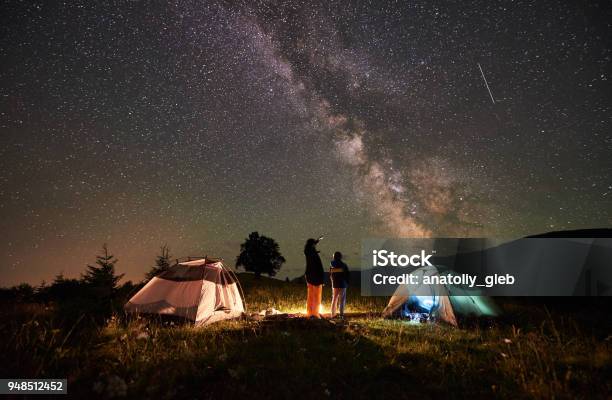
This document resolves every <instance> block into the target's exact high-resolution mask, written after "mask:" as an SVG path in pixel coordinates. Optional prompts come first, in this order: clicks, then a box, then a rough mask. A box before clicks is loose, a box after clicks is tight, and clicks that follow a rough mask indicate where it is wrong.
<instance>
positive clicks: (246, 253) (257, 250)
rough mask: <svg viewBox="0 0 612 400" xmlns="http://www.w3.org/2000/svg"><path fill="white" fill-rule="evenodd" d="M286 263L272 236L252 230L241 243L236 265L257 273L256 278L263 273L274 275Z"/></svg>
mask: <svg viewBox="0 0 612 400" xmlns="http://www.w3.org/2000/svg"><path fill="white" fill-rule="evenodd" d="M284 263H285V257H283V256H282V255H281V253H280V249H279V246H278V243H276V241H275V240H274V239H272V238H269V237H266V236H264V235H260V234H259V233H258V232H252V233H251V234H250V235H249V237H248V238H247V239H245V242H244V243H243V244H241V245H240V254H239V255H238V257H237V258H236V267H244V270H245V271H251V272H254V273H255V278H259V277H260V276H261V274H268V276H274V275H276V273H277V272H278V271H279V270H280V268H281V266H282V265H283V264H284Z"/></svg>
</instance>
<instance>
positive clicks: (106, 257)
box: [82, 244, 123, 295]
mask: <svg viewBox="0 0 612 400" xmlns="http://www.w3.org/2000/svg"><path fill="white" fill-rule="evenodd" d="M117 261H119V260H117V259H116V258H115V256H113V255H112V254H110V253H109V252H108V247H107V246H106V244H104V245H103V246H102V255H98V256H96V265H88V266H87V271H86V272H85V274H84V275H83V278H82V279H83V282H84V283H85V284H87V285H89V286H90V287H92V288H95V289H99V292H100V293H102V292H104V293H105V294H106V293H107V294H108V295H110V294H112V292H113V291H114V290H115V289H116V288H117V283H118V282H119V280H121V278H122V277H123V274H121V275H115V264H116V263H117Z"/></svg>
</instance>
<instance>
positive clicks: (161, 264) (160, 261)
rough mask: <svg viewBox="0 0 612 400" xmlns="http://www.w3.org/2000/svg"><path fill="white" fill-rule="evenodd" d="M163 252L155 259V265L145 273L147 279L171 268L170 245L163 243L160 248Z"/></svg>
mask: <svg viewBox="0 0 612 400" xmlns="http://www.w3.org/2000/svg"><path fill="white" fill-rule="evenodd" d="M160 251H161V254H159V255H158V256H157V258H156V259H155V266H154V267H152V268H151V270H150V271H149V272H147V274H146V275H145V280H147V281H150V280H151V279H153V277H155V276H157V275H159V274H161V273H162V272H164V271H167V270H168V268H170V249H169V248H168V245H163V246H162V247H161V248H160Z"/></svg>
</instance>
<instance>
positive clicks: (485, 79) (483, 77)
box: [477, 63, 495, 104]
mask: <svg viewBox="0 0 612 400" xmlns="http://www.w3.org/2000/svg"><path fill="white" fill-rule="evenodd" d="M477 64H478V69H480V74H481V75H482V79H483V80H484V83H485V86H486V87H487V90H488V91H489V96H491V101H492V102H493V104H495V99H494V98H493V93H491V88H489V83H488V82H487V78H485V74H484V72H483V71H482V67H481V66H480V63H477Z"/></svg>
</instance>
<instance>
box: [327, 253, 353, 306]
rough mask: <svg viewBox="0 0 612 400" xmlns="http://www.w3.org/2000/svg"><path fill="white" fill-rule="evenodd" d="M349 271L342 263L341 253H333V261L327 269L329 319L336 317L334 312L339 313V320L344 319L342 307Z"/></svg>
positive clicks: (344, 301)
mask: <svg viewBox="0 0 612 400" xmlns="http://www.w3.org/2000/svg"><path fill="white" fill-rule="evenodd" d="M349 276H350V274H349V269H348V266H347V265H346V264H345V263H344V262H343V261H342V253H340V252H339V251H337V252H335V253H334V259H333V260H332V261H331V265H330V269H329V277H330V278H331V282H332V304H331V317H332V318H334V317H335V316H336V310H337V309H339V311H340V318H344V306H345V305H346V288H347V287H348V284H349Z"/></svg>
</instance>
